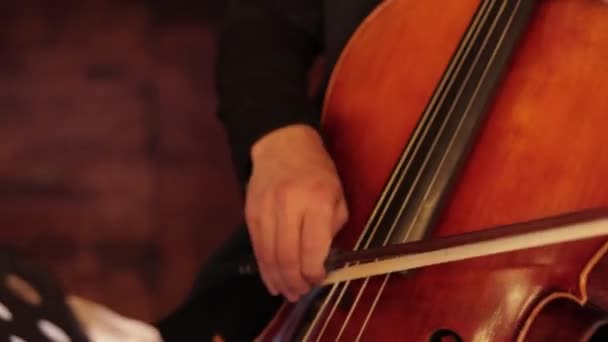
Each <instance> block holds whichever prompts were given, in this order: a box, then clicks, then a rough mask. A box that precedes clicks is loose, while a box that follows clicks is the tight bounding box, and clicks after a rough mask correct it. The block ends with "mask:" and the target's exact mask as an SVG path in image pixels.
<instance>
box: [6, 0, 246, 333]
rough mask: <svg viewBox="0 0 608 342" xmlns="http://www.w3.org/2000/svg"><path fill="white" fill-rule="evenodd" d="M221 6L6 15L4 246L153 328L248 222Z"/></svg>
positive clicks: (14, 6)
mask: <svg viewBox="0 0 608 342" xmlns="http://www.w3.org/2000/svg"><path fill="white" fill-rule="evenodd" d="M221 3H222V1H220V0H217V1H216V0H206V1H202V0H201V1H110V0H91V1H86V0H77V1H57V0H55V1H24V0H20V1H16V0H13V1H2V2H0V25H1V27H0V229H1V233H0V243H4V244H8V245H10V246H14V247H18V248H19V249H20V250H22V251H24V252H26V253H27V254H29V255H31V256H33V257H35V258H36V260H38V261H40V262H42V263H43V264H44V265H45V266H46V267H48V268H49V269H50V270H51V271H52V272H54V273H55V275H56V276H57V277H58V279H59V280H60V282H61V284H62V285H63V286H64V287H65V288H66V289H67V290H68V291H70V292H72V293H76V294H79V295H81V296H84V297H86V298H89V299H92V300H95V301H98V302H100V303H102V304H105V305H107V306H109V307H110V308H112V309H114V310H116V311H118V312H120V313H122V314H126V315H129V316H132V317H135V318H138V319H143V320H148V321H149V320H155V319H157V318H159V317H161V316H162V315H164V314H166V313H168V312H169V311H170V310H172V309H173V308H174V307H176V306H177V305H178V304H179V303H180V302H181V301H182V300H184V297H185V296H186V294H187V292H188V290H189V289H190V286H191V285H192V281H193V279H194V277H195V275H196V271H197V269H198V267H199V266H200V265H201V264H202V263H203V262H204V261H205V259H206V258H207V257H208V256H209V253H210V252H211V251H212V249H213V248H214V247H216V246H217V245H218V244H219V242H220V241H221V240H222V239H223V238H224V237H225V236H226V235H227V234H228V233H229V232H230V231H231V230H232V229H233V226H234V225H235V224H236V223H237V222H238V221H239V220H240V219H241V198H240V194H239V191H238V188H237V185H236V181H235V176H234V172H233V169H232V165H231V164H230V160H229V155H228V148H227V142H226V138H225V135H224V132H223V130H222V127H221V126H220V124H219V122H218V120H217V118H216V116H215V107H216V98H215V94H214V83H213V76H214V75H213V73H214V70H213V66H214V58H215V51H214V39H215V37H216V33H215V32H216V27H217V25H216V21H217V19H218V18H219V16H220V14H221V12H222V10H221V6H219V5H220V4H221Z"/></svg>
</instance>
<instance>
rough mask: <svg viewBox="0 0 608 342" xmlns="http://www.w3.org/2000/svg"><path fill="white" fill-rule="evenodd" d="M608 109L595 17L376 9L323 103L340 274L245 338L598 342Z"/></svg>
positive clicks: (602, 312)
mask: <svg viewBox="0 0 608 342" xmlns="http://www.w3.org/2000/svg"><path fill="white" fill-rule="evenodd" d="M607 92H608V6H607V5H606V3H605V2H604V1H600V0H508V1H507V0H502V1H501V0H487V1H473V0H460V1H444V0H425V1H412V0H386V1H384V2H382V3H381V4H380V5H379V6H378V8H377V9H376V10H375V11H374V12H373V13H371V14H370V15H369V16H368V17H367V18H366V20H365V21H364V22H363V23H362V24H361V25H360V27H359V28H358V30H357V31H356V33H355V34H354V35H353V36H352V37H351V40H350V41H349V43H348V44H347V46H346V48H345V49H344V51H343V54H342V55H341V58H340V59H339V61H338V63H337V65H336V67H335V69H334V73H333V75H332V78H331V82H330V84H329V87H328V90H327V94H326V97H325V104H324V114H323V122H322V127H323V130H324V133H325V135H326V136H327V143H328V148H329V150H330V152H331V153H332V155H333V157H334V158H335V161H336V164H337V166H338V170H339V173H340V176H341V177H342V180H343V182H344V188H345V191H346V194H347V200H348V203H349V211H350V214H351V217H350V220H349V222H348V224H347V225H346V226H345V227H344V229H343V230H342V231H341V232H340V234H339V235H338V236H337V238H336V240H335V244H334V248H335V249H337V250H341V251H348V252H346V253H345V254H342V258H343V259H341V260H342V261H347V262H345V264H344V265H342V266H343V267H338V268H335V269H333V272H331V273H330V274H329V276H328V278H327V279H326V281H325V283H324V286H320V287H319V288H318V289H316V290H315V291H314V292H313V293H311V294H310V295H309V297H308V298H305V299H304V300H302V301H301V302H300V303H296V304H294V305H291V304H285V305H284V306H282V308H281V309H280V310H279V312H278V313H277V315H276V317H275V318H274V319H273V321H272V322H269V324H268V326H267V328H266V329H265V331H264V332H263V333H262V334H261V335H260V337H259V339H260V340H273V341H293V340H298V341H300V340H301V341H413V342H419V341H421V342H424V341H429V342H432V341H446V340H449V341H467V342H468V341H471V342H485V341H489V342H494V341H499V342H502V341H526V342H527V341H558V342H559V341H569V342H570V341H587V340H590V339H592V338H593V337H595V338H597V339H600V337H601V336H606V335H608V333H607V331H608V327H606V326H605V323H606V322H607V321H608V320H607V319H608V291H607V290H608V285H607V284H608V257H607V256H606V251H607V250H608V238H607V236H606V229H607V227H606V216H605V214H606V213H605V212H604V209H602V208H605V207H607V206H608V96H607V95H606V93H607ZM589 213H593V215H590V214H589ZM557 218H561V219H557ZM564 218H565V219H564ZM495 227H500V228H495ZM532 228H534V229H532ZM387 253H388V254H390V255H389V257H387V255H386V254H387ZM363 256H366V258H364V259H365V260H363V259H361V258H362V257H363ZM349 258H350V259H349ZM336 260H337V259H336ZM348 260H350V261H348Z"/></svg>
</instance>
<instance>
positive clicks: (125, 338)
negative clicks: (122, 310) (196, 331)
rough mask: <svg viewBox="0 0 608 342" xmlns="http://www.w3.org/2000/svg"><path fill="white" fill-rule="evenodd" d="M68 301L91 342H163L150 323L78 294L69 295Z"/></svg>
mask: <svg viewBox="0 0 608 342" xmlns="http://www.w3.org/2000/svg"><path fill="white" fill-rule="evenodd" d="M67 302H68V305H69V306H70V308H71V309H72V310H73V311H74V314H75V315H76V318H77V319H78V320H79V322H80V324H81V325H82V329H83V330H84V331H85V334H86V335H87V337H88V338H89V339H90V340H91V342H114V341H121V342H162V338H161V336H160V333H159V332H158V330H157V329H156V328H154V327H153V326H151V325H149V324H146V323H143V322H140V321H137V320H134V319H130V318H127V317H124V316H122V315H119V314H117V313H115V312H113V311H111V310H110V309H108V308H106V307H104V306H102V305H100V304H97V303H94V302H92V301H89V300H86V299H83V298H80V297H77V296H68V298H67Z"/></svg>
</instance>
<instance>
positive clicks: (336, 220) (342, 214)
mask: <svg viewBox="0 0 608 342" xmlns="http://www.w3.org/2000/svg"><path fill="white" fill-rule="evenodd" d="M346 222H348V207H347V204H346V200H345V199H344V197H341V198H340V200H339V201H338V202H337V205H336V212H335V213H334V217H333V222H332V228H333V232H332V233H333V235H334V236H335V235H336V234H337V233H338V232H339V231H340V230H341V229H342V227H344V225H345V224H346Z"/></svg>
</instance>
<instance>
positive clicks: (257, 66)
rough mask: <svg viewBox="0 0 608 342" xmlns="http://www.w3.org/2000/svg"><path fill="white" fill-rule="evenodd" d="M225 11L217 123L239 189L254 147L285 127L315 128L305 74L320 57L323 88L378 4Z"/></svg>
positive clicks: (315, 3)
mask: <svg viewBox="0 0 608 342" xmlns="http://www.w3.org/2000/svg"><path fill="white" fill-rule="evenodd" d="M227 3H228V5H227V9H226V12H225V18H224V21H223V26H222V29H221V32H220V37H219V44H218V49H219V50H218V56H217V60H218V64H217V74H216V76H217V95H218V100H219V107H218V115H219V118H220V120H221V122H222V123H223V124H224V127H225V129H226V133H227V136H228V139H229V143H230V146H231V150H232V155H233V160H234V162H235V166H236V170H237V173H238V176H239V179H240V181H242V182H243V184H244V182H246V180H247V178H248V177H249V174H250V171H251V162H250V156H249V152H250V147H251V145H252V144H253V143H254V142H255V141H256V140H257V139H259V138H260V137H262V136H263V135H265V134H266V133H268V132H270V131H272V130H274V129H276V128H279V127H282V126H285V125H289V124H293V123H306V124H309V125H311V126H313V127H317V128H318V127H319V125H318V123H319V117H320V104H321V103H320V102H321V99H311V98H309V97H308V95H307V91H308V83H307V80H308V72H309V69H310V67H311V65H312V63H313V62H314V60H315V59H316V57H317V56H319V55H323V57H324V59H325V62H326V68H325V78H324V81H325V82H324V83H323V84H326V82H327V79H328V77H329V75H330V73H331V70H332V68H333V66H334V64H335V62H336V60H337V58H338V57H339V55H340V52H341V51H342V48H343V47H344V45H345V44H346V42H347V41H348V39H349V38H350V36H351V35H352V33H353V32H354V30H355V29H356V28H357V27H358V26H359V24H360V23H361V21H362V20H363V19H364V18H365V17H366V16H367V15H368V14H369V13H370V12H371V11H372V10H373V9H374V8H375V6H376V5H377V3H378V0H325V1H322V0H227ZM323 89H324V87H323Z"/></svg>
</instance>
